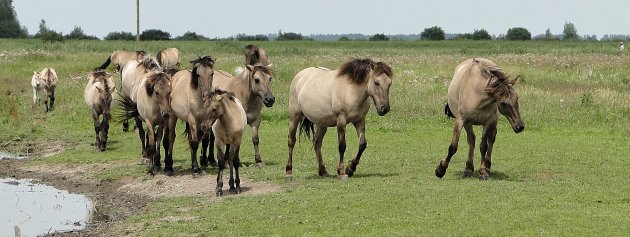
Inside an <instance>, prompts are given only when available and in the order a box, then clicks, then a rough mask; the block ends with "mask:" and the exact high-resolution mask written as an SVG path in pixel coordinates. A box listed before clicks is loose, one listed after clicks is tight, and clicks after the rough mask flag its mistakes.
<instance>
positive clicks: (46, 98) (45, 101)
mask: <svg viewBox="0 0 630 237" xmlns="http://www.w3.org/2000/svg"><path fill="white" fill-rule="evenodd" d="M44 92H46V96H45V97H44V105H45V106H46V113H48V111H49V107H48V100H49V99H50V96H48V90H46V88H44Z"/></svg>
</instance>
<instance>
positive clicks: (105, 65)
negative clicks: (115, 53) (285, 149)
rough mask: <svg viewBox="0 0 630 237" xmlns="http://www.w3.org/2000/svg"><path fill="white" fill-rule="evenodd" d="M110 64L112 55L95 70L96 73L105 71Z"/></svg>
mask: <svg viewBox="0 0 630 237" xmlns="http://www.w3.org/2000/svg"><path fill="white" fill-rule="evenodd" d="M110 63H112V56H111V55H109V57H107V60H105V62H104V63H103V65H101V66H100V67H97V68H95V69H94V71H96V70H105V68H107V66H109V64H110Z"/></svg>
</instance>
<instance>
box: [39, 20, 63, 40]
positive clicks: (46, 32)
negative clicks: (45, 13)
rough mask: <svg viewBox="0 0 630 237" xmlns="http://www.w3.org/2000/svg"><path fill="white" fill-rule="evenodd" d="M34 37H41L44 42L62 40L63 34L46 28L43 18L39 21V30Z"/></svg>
mask: <svg viewBox="0 0 630 237" xmlns="http://www.w3.org/2000/svg"><path fill="white" fill-rule="evenodd" d="M35 38H38V39H41V40H42V41H44V43H45V42H50V43H52V42H57V41H63V35H62V34H61V33H60V32H56V31H54V30H51V29H48V26H46V21H45V20H44V19H42V20H41V21H40V22H39V32H37V34H35Z"/></svg>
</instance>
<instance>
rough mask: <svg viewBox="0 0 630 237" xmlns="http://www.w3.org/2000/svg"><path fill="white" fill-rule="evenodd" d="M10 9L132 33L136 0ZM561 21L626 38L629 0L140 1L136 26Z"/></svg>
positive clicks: (25, 4) (52, 1)
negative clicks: (621, 35) (138, 19)
mask: <svg viewBox="0 0 630 237" xmlns="http://www.w3.org/2000/svg"><path fill="white" fill-rule="evenodd" d="M13 7H14V9H15V11H16V13H17V16H18V20H19V21H20V24H21V25H23V26H26V28H27V29H28V31H29V33H30V34H35V33H37V31H38V30H39V23H40V21H41V20H42V19H44V20H45V21H46V25H47V26H48V28H49V29H52V30H55V31H58V32H59V31H60V32H62V33H63V34H68V33H70V32H71V31H72V30H73V29H74V27H75V26H79V27H81V29H83V31H84V33H85V34H87V35H93V36H96V37H99V38H103V37H104V36H106V35H107V34H108V33H109V32H114V31H126V32H132V33H134V34H135V32H136V1H135V0H99V1H97V0H13ZM566 22H571V23H573V24H574V25H575V27H576V29H577V31H578V35H587V34H588V35H593V34H595V35H597V36H598V38H601V37H602V36H604V35H605V34H623V35H630V25H629V23H630V0H520V1H512V0H477V1H472V0H432V1H425V0H317V1H307V0H266V1H256V0H221V1H216V0H196V1H195V0H140V31H141V32H142V31H143V30H148V29H159V30H163V31H166V32H169V33H170V34H171V36H172V37H175V36H180V35H182V34H184V33H185V32H187V31H192V32H196V33H197V34H202V35H204V36H206V37H210V38H215V37H229V36H235V35H237V34H239V33H244V34H248V35H256V34H268V33H277V32H278V31H279V30H281V31H282V32H294V33H300V34H302V35H305V36H308V35H310V34H346V33H361V34H366V35H373V34H377V33H384V34H419V33H421V32H422V31H423V30H424V29H425V28H429V27H432V26H439V27H441V28H442V29H443V30H444V31H445V32H446V33H471V32H473V31H474V30H478V29H485V30H487V31H488V32H489V33H490V34H492V35H496V36H498V35H500V34H505V33H506V32H507V30H508V29H510V28H514V27H524V28H526V29H528V30H529V31H530V32H531V33H532V36H535V35H539V34H544V33H545V31H546V30H547V29H550V31H551V33H553V34H561V33H562V30H563V27H564V24H565V23H566Z"/></svg>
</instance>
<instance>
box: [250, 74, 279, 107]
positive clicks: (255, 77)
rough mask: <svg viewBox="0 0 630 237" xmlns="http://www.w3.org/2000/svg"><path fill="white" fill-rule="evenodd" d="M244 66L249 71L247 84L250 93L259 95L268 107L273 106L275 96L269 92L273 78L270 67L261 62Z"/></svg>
mask: <svg viewBox="0 0 630 237" xmlns="http://www.w3.org/2000/svg"><path fill="white" fill-rule="evenodd" d="M245 66H246V67H247V72H248V73H249V74H248V75H249V84H250V90H251V92H252V94H254V95H257V96H258V97H260V98H261V99H262V100H263V104H265V106H267V107H268V108H269V107H271V106H273V103H274V102H275V101H276V97H275V96H273V92H271V80H272V79H273V75H272V71H271V67H270V66H269V65H262V64H255V65H245Z"/></svg>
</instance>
